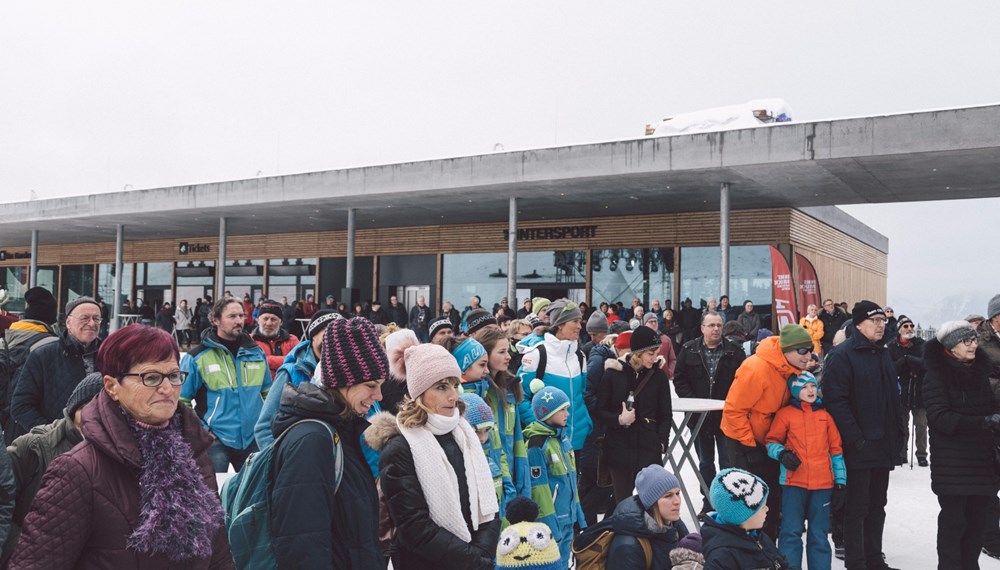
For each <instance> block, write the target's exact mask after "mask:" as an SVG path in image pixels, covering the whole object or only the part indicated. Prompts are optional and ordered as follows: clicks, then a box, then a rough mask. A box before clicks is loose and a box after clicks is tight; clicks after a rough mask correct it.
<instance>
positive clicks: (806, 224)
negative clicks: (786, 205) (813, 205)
mask: <svg viewBox="0 0 1000 570" xmlns="http://www.w3.org/2000/svg"><path fill="white" fill-rule="evenodd" d="M790 212H791V223H790V224H789V230H790V241H791V243H792V244H793V245H801V246H804V247H808V248H810V249H812V250H815V251H821V252H823V253H824V255H827V256H829V257H832V258H838V259H842V260H845V261H846V262H847V263H850V264H853V265H856V266H860V267H863V268H864V269H866V270H868V271H872V272H875V273H878V274H880V275H883V276H885V275H888V273H889V259H888V256H887V255H886V254H885V253H884V252H881V251H879V250H877V249H875V248H874V247H872V246H870V245H867V244H865V243H863V242H861V241H859V240H857V239H854V238H853V237H852V236H848V235H847V234H844V233H843V232H840V231H838V230H836V229H834V228H832V227H830V226H828V225H826V224H824V223H822V222H820V221H819V220H817V219H815V218H813V217H811V216H807V215H806V214H803V213H802V212H799V211H798V210H791V211H790ZM845 237H846V238H849V239H845Z"/></svg>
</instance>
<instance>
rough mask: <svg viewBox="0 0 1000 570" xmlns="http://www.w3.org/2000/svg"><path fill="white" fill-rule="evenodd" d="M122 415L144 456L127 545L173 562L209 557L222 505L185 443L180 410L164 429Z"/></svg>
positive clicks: (221, 514) (132, 548)
mask: <svg viewBox="0 0 1000 570" xmlns="http://www.w3.org/2000/svg"><path fill="white" fill-rule="evenodd" d="M125 415H126V417H127V419H128V425H129V428H131V430H132V433H133V435H135V441H136V443H137V444H138V445H139V452H140V453H141V454H142V473H140V474H139V489H140V498H141V506H140V509H139V526H138V527H136V529H135V531H133V532H132V536H130V537H129V538H128V542H127V544H126V546H127V547H128V548H129V549H131V550H134V551H137V552H142V553H144V554H149V555H160V556H163V555H165V556H166V557H167V558H168V559H170V560H171V561H174V562H177V561H181V560H190V559H192V558H207V557H209V556H211V554H212V538H213V537H214V536H215V533H216V531H217V530H218V529H219V527H220V526H221V525H222V521H223V513H222V504H221V503H220V502H219V496H218V495H216V494H215V492H213V491H212V490H211V489H210V488H209V487H208V485H206V484H205V481H204V479H202V474H201V471H199V469H198V465H197V464H196V463H195V461H194V456H193V454H192V452H191V446H190V445H188V443H187V442H186V441H184V438H183V436H182V434H181V429H180V414H175V415H174V417H173V418H171V420H170V423H169V424H168V426H167V427H166V428H162V429H157V428H154V427H150V426H146V425H144V424H141V423H139V422H137V421H136V420H135V419H134V418H132V417H131V415H129V414H125Z"/></svg>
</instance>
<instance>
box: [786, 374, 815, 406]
mask: <svg viewBox="0 0 1000 570" xmlns="http://www.w3.org/2000/svg"><path fill="white" fill-rule="evenodd" d="M806 384H812V385H814V386H819V384H818V383H817V382H816V377H815V376H813V375H812V373H811V372H803V373H802V374H799V375H798V376H796V377H793V378H792V381H791V383H789V385H788V388H789V389H790V390H791V391H792V400H798V399H799V392H801V391H802V389H803V388H805V387H806Z"/></svg>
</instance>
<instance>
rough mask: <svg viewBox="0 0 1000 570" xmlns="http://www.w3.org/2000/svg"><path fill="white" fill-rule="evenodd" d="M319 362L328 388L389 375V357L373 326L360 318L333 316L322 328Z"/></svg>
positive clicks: (351, 384) (350, 384)
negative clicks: (332, 319) (324, 327)
mask: <svg viewBox="0 0 1000 570" xmlns="http://www.w3.org/2000/svg"><path fill="white" fill-rule="evenodd" d="M320 361H321V362H320V367H321V368H322V370H323V384H324V385H325V386H326V387H328V388H341V387H344V386H353V385H354V384H360V383H362V382H368V381H370V380H378V379H380V378H388V376H389V359H388V358H386V355H385V350H383V349H382V345H381V344H379V342H378V334H377V333H376V332H375V325H373V324H372V323H371V322H370V321H368V319H364V318H361V317H355V318H353V319H335V320H334V321H333V322H331V323H330V324H329V326H327V327H326V331H325V332H324V335H323V351H322V354H321V356H320Z"/></svg>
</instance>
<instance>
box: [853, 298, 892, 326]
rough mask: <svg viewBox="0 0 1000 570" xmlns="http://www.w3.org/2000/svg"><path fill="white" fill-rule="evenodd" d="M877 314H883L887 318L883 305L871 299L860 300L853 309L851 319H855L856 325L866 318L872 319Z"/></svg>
mask: <svg viewBox="0 0 1000 570" xmlns="http://www.w3.org/2000/svg"><path fill="white" fill-rule="evenodd" d="M876 315H881V316H882V318H885V311H884V310H882V307H879V306H878V305H877V304H875V303H873V302H871V301H858V302H857V303H855V304H854V308H853V309H851V320H853V321H854V325H855V326H857V325H860V324H861V323H862V322H863V321H864V320H865V319H870V318H872V317H874V316H876Z"/></svg>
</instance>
